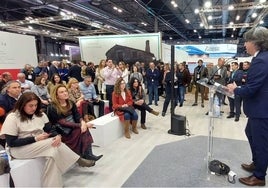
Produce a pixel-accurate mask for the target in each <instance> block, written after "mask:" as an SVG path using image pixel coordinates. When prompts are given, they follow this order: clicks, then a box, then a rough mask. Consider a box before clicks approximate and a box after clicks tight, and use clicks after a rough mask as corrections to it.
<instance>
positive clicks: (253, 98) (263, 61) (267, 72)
mask: <svg viewBox="0 0 268 188" xmlns="http://www.w3.org/2000/svg"><path fill="white" fill-rule="evenodd" d="M244 39H245V44H244V46H245V47H246V50H247V53H248V54H250V55H252V56H253V59H252V62H251V66H250V68H249V70H248V73H247V82H246V84H245V85H242V86H237V85H236V84H235V83H233V84H229V85H228V88H229V91H233V92H234V94H235V95H239V96H241V97H242V98H243V102H244V105H243V106H244V112H245V114H246V115H247V117H248V122H247V126H246V129H245V132H246V135H247V138H248V141H249V144H250V147H251V152H252V161H253V162H252V163H251V164H242V165H241V167H242V168H243V169H244V170H246V171H249V172H252V173H253V174H252V175H251V176H249V177H245V178H239V181H240V182H241V183H243V184H245V185H249V186H265V176H266V171H267V166H268V100H267V99H268V82H267V80H268V29H266V28H264V27H254V28H252V29H250V30H249V31H247V32H246V33H245V34H244Z"/></svg>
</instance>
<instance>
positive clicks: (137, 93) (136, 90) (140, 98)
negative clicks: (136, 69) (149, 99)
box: [130, 77, 159, 129]
mask: <svg viewBox="0 0 268 188" xmlns="http://www.w3.org/2000/svg"><path fill="white" fill-rule="evenodd" d="M130 91H131V95H132V99H133V106H134V108H136V109H138V110H140V111H141V128H143V129H146V126H145V120H146V111H148V112H150V113H152V114H154V115H156V116H158V115H159V112H157V111H155V110H153V109H152V108H150V107H149V106H148V105H147V104H146V102H145V93H144V90H143V88H142V85H141V83H140V81H139V80H138V79H137V78H135V77H133V78H132V79H131V80H130Z"/></svg>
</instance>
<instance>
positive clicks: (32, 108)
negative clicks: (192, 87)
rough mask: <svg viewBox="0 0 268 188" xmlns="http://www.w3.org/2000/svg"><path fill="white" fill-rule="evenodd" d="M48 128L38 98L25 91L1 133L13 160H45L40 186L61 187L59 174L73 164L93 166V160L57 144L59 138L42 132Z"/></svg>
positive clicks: (47, 122)
mask: <svg viewBox="0 0 268 188" xmlns="http://www.w3.org/2000/svg"><path fill="white" fill-rule="evenodd" d="M44 127H51V125H50V123H49V120H48V118H47V116H46V114H44V113H42V112H41V101H40V98H39V97H38V96H37V95H36V94H34V93H32V92H26V93H23V94H22V95H21V97H20V98H19V99H18V101H17V103H16V104H15V107H14V110H13V111H12V112H11V113H10V114H9V115H8V116H7V117H6V120H5V122H4V124H3V128H2V130H1V134H4V135H5V137H6V141H7V144H8V146H9V147H10V155H11V156H12V157H13V158H16V159H33V158H38V157H46V159H47V162H46V164H45V167H44V169H43V176H42V180H41V181H42V187H62V186H63V185H62V179H61V175H62V174H63V173H64V172H65V171H67V170H68V169H69V168H70V167H71V166H72V165H73V164H74V163H76V162H77V163H78V164H79V166H86V167H90V166H94V165H95V161H91V160H86V159H83V158H81V157H80V156H79V155H77V154H76V153H74V152H73V151H72V150H71V149H70V148H69V147H67V146H66V145H65V144H63V143H61V136H60V135H57V134H55V132H54V133H53V134H52V133H46V132H44V131H43V129H44Z"/></svg>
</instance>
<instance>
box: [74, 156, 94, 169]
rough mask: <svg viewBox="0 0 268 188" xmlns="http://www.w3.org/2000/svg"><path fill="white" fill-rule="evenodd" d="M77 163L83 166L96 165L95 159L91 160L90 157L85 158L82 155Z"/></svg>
mask: <svg viewBox="0 0 268 188" xmlns="http://www.w3.org/2000/svg"><path fill="white" fill-rule="evenodd" d="M77 164H78V165H79V166H81V167H91V166H94V165H95V161H94V160H89V159H84V158H82V157H80V158H79V159H78V160H77Z"/></svg>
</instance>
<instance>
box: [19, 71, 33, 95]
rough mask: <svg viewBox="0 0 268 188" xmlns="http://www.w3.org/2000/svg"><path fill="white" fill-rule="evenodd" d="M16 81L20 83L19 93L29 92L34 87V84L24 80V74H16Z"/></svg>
mask: <svg viewBox="0 0 268 188" xmlns="http://www.w3.org/2000/svg"><path fill="white" fill-rule="evenodd" d="M17 81H18V82H19V83H20V87H21V92H22V93H23V92H27V91H31V88H32V87H33V86H34V83H33V82H32V81H30V80H26V77H25V74H24V73H21V72H20V73H18V74H17Z"/></svg>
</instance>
